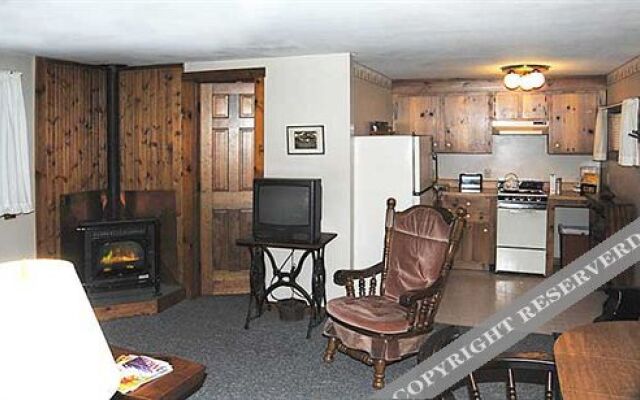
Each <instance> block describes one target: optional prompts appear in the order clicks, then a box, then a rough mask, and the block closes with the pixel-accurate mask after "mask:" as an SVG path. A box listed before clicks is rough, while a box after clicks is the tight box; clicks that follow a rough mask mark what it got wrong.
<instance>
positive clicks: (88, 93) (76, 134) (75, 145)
mask: <svg viewBox="0 0 640 400" xmlns="http://www.w3.org/2000/svg"><path fill="white" fill-rule="evenodd" d="M36 70H37V71H36V76H37V78H36V143H37V148H36V176H37V187H36V193H37V194H36V198H37V207H38V208H37V211H38V212H37V242H38V256H39V257H59V256H60V226H59V220H60V210H59V207H60V206H59V203H60V196H61V195H63V194H67V193H74V192H82V191H89V190H105V189H106V187H107V171H106V158H107V156H106V72H105V70H104V69H102V68H100V67H95V66H88V65H82V64H75V63H69V62H64V61H57V60H49V59H43V58H41V59H38V61H37V67H36ZM119 89H120V146H121V147H120V148H121V154H120V156H121V168H120V171H121V185H122V187H121V189H122V190H123V191H125V190H127V191H128V190H134V191H151V190H171V191H174V192H175V196H176V219H177V223H176V226H177V232H176V234H177V236H176V237H177V243H176V246H177V264H176V265H175V266H174V267H173V268H174V270H172V271H171V273H170V276H172V277H174V278H175V279H176V280H177V282H178V283H180V284H182V285H183V286H184V287H185V289H186V291H187V294H188V295H189V296H193V295H194V294H197V291H196V290H197V289H195V288H197V287H198V285H197V284H196V282H194V280H195V279H197V278H196V277H197V273H194V269H195V265H196V251H195V250H196V248H197V247H196V244H195V243H196V242H195V241H196V240H197V226H196V221H197V220H196V218H197V214H196V213H197V205H196V204H197V203H196V196H197V193H196V177H197V172H198V171H197V144H198V141H197V122H196V121H197V117H196V116H195V115H196V112H197V108H196V107H197V101H196V99H197V85H196V84H195V83H193V82H183V81H182V67H181V66H158V67H141V68H131V69H124V70H122V71H121V72H120V88H119Z"/></svg>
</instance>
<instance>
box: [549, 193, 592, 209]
mask: <svg viewBox="0 0 640 400" xmlns="http://www.w3.org/2000/svg"><path fill="white" fill-rule="evenodd" d="M549 205H550V206H553V207H558V206H560V207H561V206H565V205H569V206H586V205H587V198H586V197H585V196H582V195H580V193H576V192H574V191H572V190H563V191H562V192H561V193H560V194H552V195H549Z"/></svg>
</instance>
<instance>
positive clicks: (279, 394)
mask: <svg viewBox="0 0 640 400" xmlns="http://www.w3.org/2000/svg"><path fill="white" fill-rule="evenodd" d="M247 302H248V296H224V297H222V296H219V297H201V298H198V299H195V300H186V301H183V302H182V303H180V304H178V305H176V306H174V307H171V308H170V309H168V310H166V311H164V312H163V313H161V314H158V315H153V316H145V317H133V318H124V319H119V320H115V321H109V322H103V323H102V324H101V325H102V328H103V330H104V332H105V335H106V337H107V339H108V340H109V342H110V343H112V344H115V345H119V346H123V347H128V348H132V349H136V350H139V351H141V352H154V353H162V354H173V355H177V356H181V357H184V358H188V359H191V360H194V361H197V362H200V363H203V364H205V365H206V367H207V379H206V380H205V382H204V385H203V387H202V388H201V389H200V390H199V391H198V392H197V393H195V394H194V395H193V396H191V397H190V400H198V399H199V400H204V399H206V400H214V399H221V400H222V399H224V400H231V399H242V400H246V399H265V400H266V399H367V398H369V396H370V395H371V394H372V391H373V389H372V388H371V379H372V373H373V372H372V369H371V367H368V366H366V365H364V364H362V363H360V362H358V361H355V360H353V359H351V358H349V357H348V356H346V355H344V354H340V353H338V354H337V355H336V359H335V361H334V362H333V363H331V364H324V363H323V362H322V353H323V351H324V347H325V345H326V339H325V338H324V337H323V336H322V334H321V331H322V326H318V327H317V328H315V330H314V331H313V333H312V337H311V339H308V340H307V339H306V338H305V333H306V326H307V320H306V319H305V320H304V321H300V322H283V321H280V320H279V319H278V314H277V311H275V309H273V308H272V311H270V312H266V313H265V314H264V315H263V316H262V317H261V318H259V319H256V320H254V321H253V322H252V324H251V328H250V329H249V330H245V329H244V328H243V325H244V317H245V313H246V307H247ZM552 344H553V339H552V338H551V337H550V336H546V335H529V337H528V338H526V339H525V340H524V341H523V342H521V343H520V344H519V345H518V346H517V349H518V350H545V351H549V349H550V348H551V347H552ZM415 365H416V360H415V358H410V359H407V360H405V361H402V362H398V363H395V364H392V365H390V366H389V367H388V368H387V382H390V381H392V380H394V379H395V378H397V377H398V376H400V375H402V374H403V373H404V372H406V371H407V370H409V369H411V368H412V367H414V366H415ZM487 389H488V390H489V391H488V392H487V393H486V394H485V397H484V398H485V399H492V398H496V399H498V398H500V399H503V398H504V389H503V388H501V387H496V385H493V386H492V387H488V388H487ZM523 389H525V390H524V391H523V392H522V393H519V398H520V399H525V400H527V399H541V398H544V397H543V396H542V393H543V392H542V390H543V389H542V387H540V386H537V385H528V386H527V387H524V388H523ZM456 398H460V399H465V398H467V396H466V392H465V391H464V389H460V390H458V391H456Z"/></svg>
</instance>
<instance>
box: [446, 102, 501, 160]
mask: <svg viewBox="0 0 640 400" xmlns="http://www.w3.org/2000/svg"><path fill="white" fill-rule="evenodd" d="M491 103H492V102H491V95H490V94H489V93H468V94H450V95H445V96H444V100H443V114H444V126H443V128H444V138H443V141H444V146H443V147H442V148H440V149H439V150H438V151H440V152H446V153H491Z"/></svg>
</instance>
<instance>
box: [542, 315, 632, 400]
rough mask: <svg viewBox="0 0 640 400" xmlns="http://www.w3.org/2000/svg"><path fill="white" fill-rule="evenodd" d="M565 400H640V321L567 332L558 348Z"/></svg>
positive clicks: (558, 341) (556, 355)
mask: <svg viewBox="0 0 640 400" xmlns="http://www.w3.org/2000/svg"><path fill="white" fill-rule="evenodd" d="M554 356H555V359H556V367H557V369H558V377H559V379H560V390H561V392H562V398H563V399H564V400H586V399H589V400H607V399H608V400H611V399H616V400H638V399H640V322H637V321H617V322H600V323H597V324H590V325H584V326H580V327H578V328H575V329H571V330H568V331H566V332H564V333H563V334H562V335H561V336H560V338H559V339H558V340H557V341H556V344H555V345H554Z"/></svg>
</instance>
